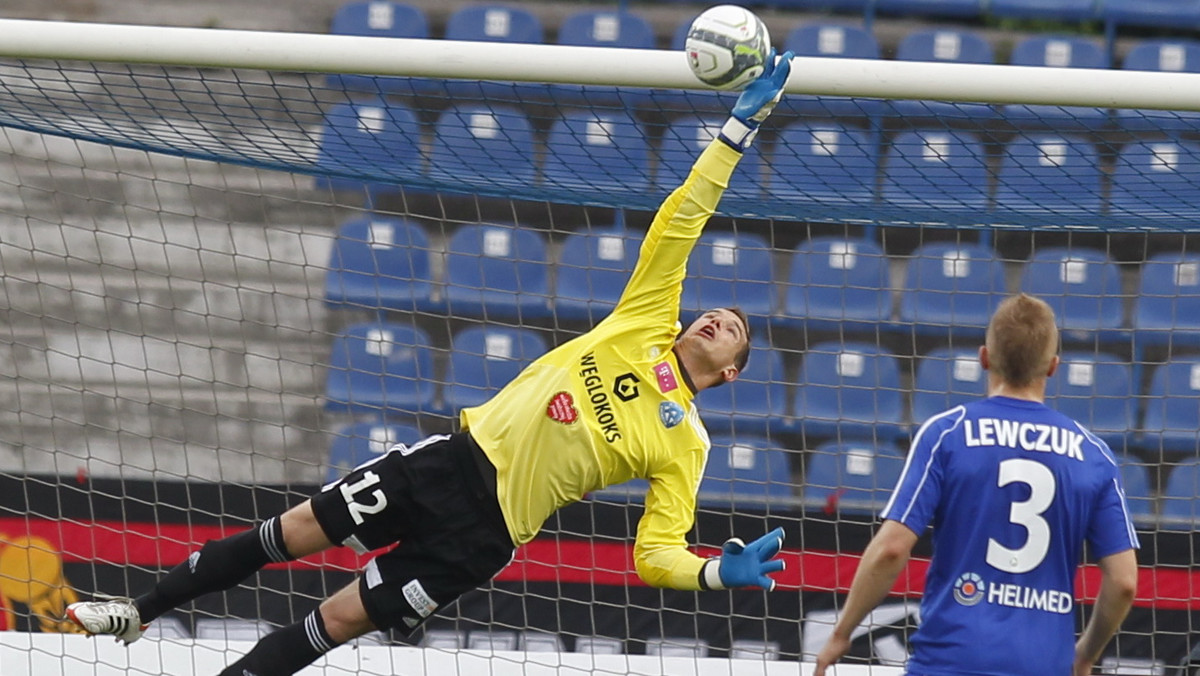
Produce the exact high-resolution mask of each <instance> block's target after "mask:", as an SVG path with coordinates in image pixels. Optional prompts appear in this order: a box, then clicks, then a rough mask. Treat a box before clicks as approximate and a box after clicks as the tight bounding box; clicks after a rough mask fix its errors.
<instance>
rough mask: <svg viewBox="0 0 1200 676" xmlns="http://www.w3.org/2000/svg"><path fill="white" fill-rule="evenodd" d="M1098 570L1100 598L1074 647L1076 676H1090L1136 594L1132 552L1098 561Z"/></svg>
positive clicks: (1135, 570)
mask: <svg viewBox="0 0 1200 676" xmlns="http://www.w3.org/2000/svg"><path fill="white" fill-rule="evenodd" d="M1099 566H1100V575H1101V578H1100V594H1099V596H1097V597H1096V605H1095V607H1094V608H1093V610H1092V617H1091V619H1089V620H1088V623H1087V626H1086V627H1084V630H1083V634H1082V635H1081V636H1080V637H1079V642H1078V643H1076V644H1075V667H1074V673H1075V676H1086V675H1087V674H1090V673H1092V667H1093V666H1094V665H1095V664H1096V660H1097V659H1099V658H1100V653H1101V652H1103V650H1104V646H1106V645H1108V641H1109V639H1111V638H1112V637H1113V634H1115V633H1116V631H1117V628H1118V627H1120V626H1121V622H1122V621H1124V619H1125V615H1126V614H1127V613H1129V608H1130V606H1132V605H1133V597H1134V595H1135V594H1136V593H1137V576H1138V567H1137V556H1136V554H1134V550H1132V549H1127V550H1125V551H1123V552H1118V553H1116V554H1110V555H1108V556H1106V557H1104V558H1102V559H1100V562H1099Z"/></svg>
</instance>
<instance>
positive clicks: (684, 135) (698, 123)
mask: <svg viewBox="0 0 1200 676" xmlns="http://www.w3.org/2000/svg"><path fill="white" fill-rule="evenodd" d="M726 119H727V116H710V117H701V116H698V115H694V114H692V115H684V116H681V117H678V118H676V119H675V120H672V121H671V123H670V125H669V126H668V127H667V129H666V131H665V132H664V133H663V139H662V146H661V147H660V148H659V152H658V171H657V173H656V174H655V180H654V185H655V187H656V188H657V189H658V190H659V191H660V192H663V193H669V192H670V191H672V190H674V189H675V188H677V187H678V186H680V185H681V184H682V183H683V181H684V179H686V178H687V176H688V173H689V172H690V171H691V169H692V164H694V163H695V162H696V158H698V157H700V153H701V152H703V150H704V149H705V148H707V147H708V145H709V143H711V142H712V140H713V139H715V138H716V137H717V135H718V134H719V133H720V132H721V125H723V124H724V123H725V120H726ZM761 173H762V156H761V155H760V153H759V150H758V146H755V145H752V146H750V148H749V149H748V150H747V151H746V152H745V154H744V155H743V156H742V159H741V161H740V162H738V166H737V169H735V170H734V172H733V176H732V177H731V178H730V180H729V188H728V189H727V190H726V191H725V195H724V196H723V197H722V202H723V203H724V201H725V200H729V199H736V198H739V197H740V198H747V199H751V198H756V197H758V195H759V191H760V190H761V189H762V184H763V181H762V176H761Z"/></svg>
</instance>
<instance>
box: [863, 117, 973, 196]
mask: <svg viewBox="0 0 1200 676" xmlns="http://www.w3.org/2000/svg"><path fill="white" fill-rule="evenodd" d="M917 103H919V102H917ZM986 159H987V158H986V154H985V152H984V149H983V144H981V143H980V142H979V139H978V137H976V136H975V135H974V134H970V133H966V132H956V131H950V130H946V129H924V130H915V131H907V132H903V133H901V134H898V135H897V136H896V137H895V138H894V139H893V140H892V143H891V144H890V145H889V148H888V153H887V155H886V163H885V165H884V173H883V198H884V199H885V200H886V201H888V202H889V203H891V204H897V205H904V206H907V207H932V208H936V209H939V210H943V209H962V208H966V209H985V208H987V206H988V170H987V164H986Z"/></svg>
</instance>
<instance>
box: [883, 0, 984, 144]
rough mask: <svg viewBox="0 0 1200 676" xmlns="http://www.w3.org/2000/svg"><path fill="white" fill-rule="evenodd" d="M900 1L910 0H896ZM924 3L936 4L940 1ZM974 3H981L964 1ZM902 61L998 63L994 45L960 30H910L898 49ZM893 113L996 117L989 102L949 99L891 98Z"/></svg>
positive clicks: (949, 118) (944, 118)
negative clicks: (966, 101)
mask: <svg viewBox="0 0 1200 676" xmlns="http://www.w3.org/2000/svg"><path fill="white" fill-rule="evenodd" d="M897 2H898V3H906V2H911V0H897ZM922 4H930V5H937V4H942V3H941V2H927V3H922ZM964 4H965V5H967V6H970V5H974V6H975V8H976V9H978V4H979V3H978V2H977V1H976V2H967V3H964ZM896 59H898V60H900V61H932V62H936V63H984V64H988V63H995V62H996V57H995V55H994V54H993V52H992V46H991V44H989V43H988V41H987V40H985V39H983V38H982V37H981V36H979V35H976V34H975V33H971V32H968V31H960V30H945V29H937V30H922V31H917V32H915V33H909V34H908V35H906V36H904V39H902V40H901V41H900V45H899V46H898V47H897V48H896ZM890 105H891V112H892V113H893V114H896V115H901V116H905V117H936V118H938V120H939V121H942V122H949V121H952V120H956V119H966V120H989V119H993V118H995V117H996V115H997V112H996V108H995V107H994V106H991V105H988V104H986V103H951V102H946V101H892V102H890Z"/></svg>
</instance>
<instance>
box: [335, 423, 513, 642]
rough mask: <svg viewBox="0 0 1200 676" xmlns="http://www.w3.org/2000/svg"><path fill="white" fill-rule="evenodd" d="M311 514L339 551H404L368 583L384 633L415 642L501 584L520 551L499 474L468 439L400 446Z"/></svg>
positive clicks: (374, 571) (371, 607)
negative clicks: (438, 615)
mask: <svg viewBox="0 0 1200 676" xmlns="http://www.w3.org/2000/svg"><path fill="white" fill-rule="evenodd" d="M312 505H313V512H314V513H315V514H316V517H317V522H318V523H320V524H321V528H322V529H323V530H324V531H325V534H326V535H327V536H328V537H329V540H330V541H331V542H334V543H338V544H342V545H346V546H348V547H352V548H354V549H355V550H357V551H359V552H367V551H371V550H375V549H379V548H382V547H387V546H389V545H392V544H395V543H397V542H399V545H397V546H396V547H395V548H394V549H391V550H388V551H387V552H384V553H383V554H380V555H379V556H377V557H375V558H374V559H372V560H371V562H370V563H368V564H367V567H366V568H365V570H364V571H363V574H362V577H361V580H360V587H359V590H360V592H361V594H362V600H363V605H364V606H365V607H366V609H367V616H368V617H370V619H371V622H372V623H374V625H375V627H376V628H378V629H384V630H386V629H399V630H402V631H404V632H405V633H412V631H413V630H415V629H416V628H417V627H418V626H420V625H421V623H422V622H424V621H425V620H426V619H427V618H428V617H429V616H430V615H431V614H433V612H434V611H436V610H438V609H440V608H444V607H446V606H447V605H449V604H450V603H452V602H453V601H455V600H456V599H457V598H458V597H459V596H462V595H463V594H464V593H466V592H468V591H470V590H472V589H475V588H476V587H479V586H480V585H482V584H484V583H486V582H487V581H488V580H491V579H492V578H493V577H495V575H496V574H497V573H499V572H500V571H501V570H503V569H504V567H505V566H507V565H508V564H509V563H510V562H511V561H512V557H513V553H514V551H515V550H514V547H513V542H512V538H511V537H510V536H509V534H508V527H507V526H506V525H505V523H504V515H503V513H502V512H501V511H500V504H499V503H498V502H497V500H496V468H495V467H493V466H492V464H491V462H490V461H488V459H487V457H486V456H485V455H484V453H483V451H482V450H480V448H479V446H478V445H477V444H476V443H475V441H474V440H473V439H471V437H470V435H469V434H467V433H465V432H463V433H459V434H454V435H435V436H432V437H429V438H427V439H425V440H423V441H420V442H418V443H415V444H412V445H410V446H405V445H403V444H399V445H396V446H394V447H392V448H391V449H389V450H388V452H387V453H384V454H383V455H381V456H379V457H378V458H374V459H372V460H370V461H368V462H365V463H363V464H361V465H359V466H358V467H356V468H354V470H353V471H351V472H350V473H349V474H348V475H346V476H345V477H344V478H342V479H341V480H339V481H336V482H334V483H332V484H329V485H328V486H325V487H324V488H323V489H322V491H321V492H320V493H319V494H317V495H316V496H315V497H313V499H312Z"/></svg>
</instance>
